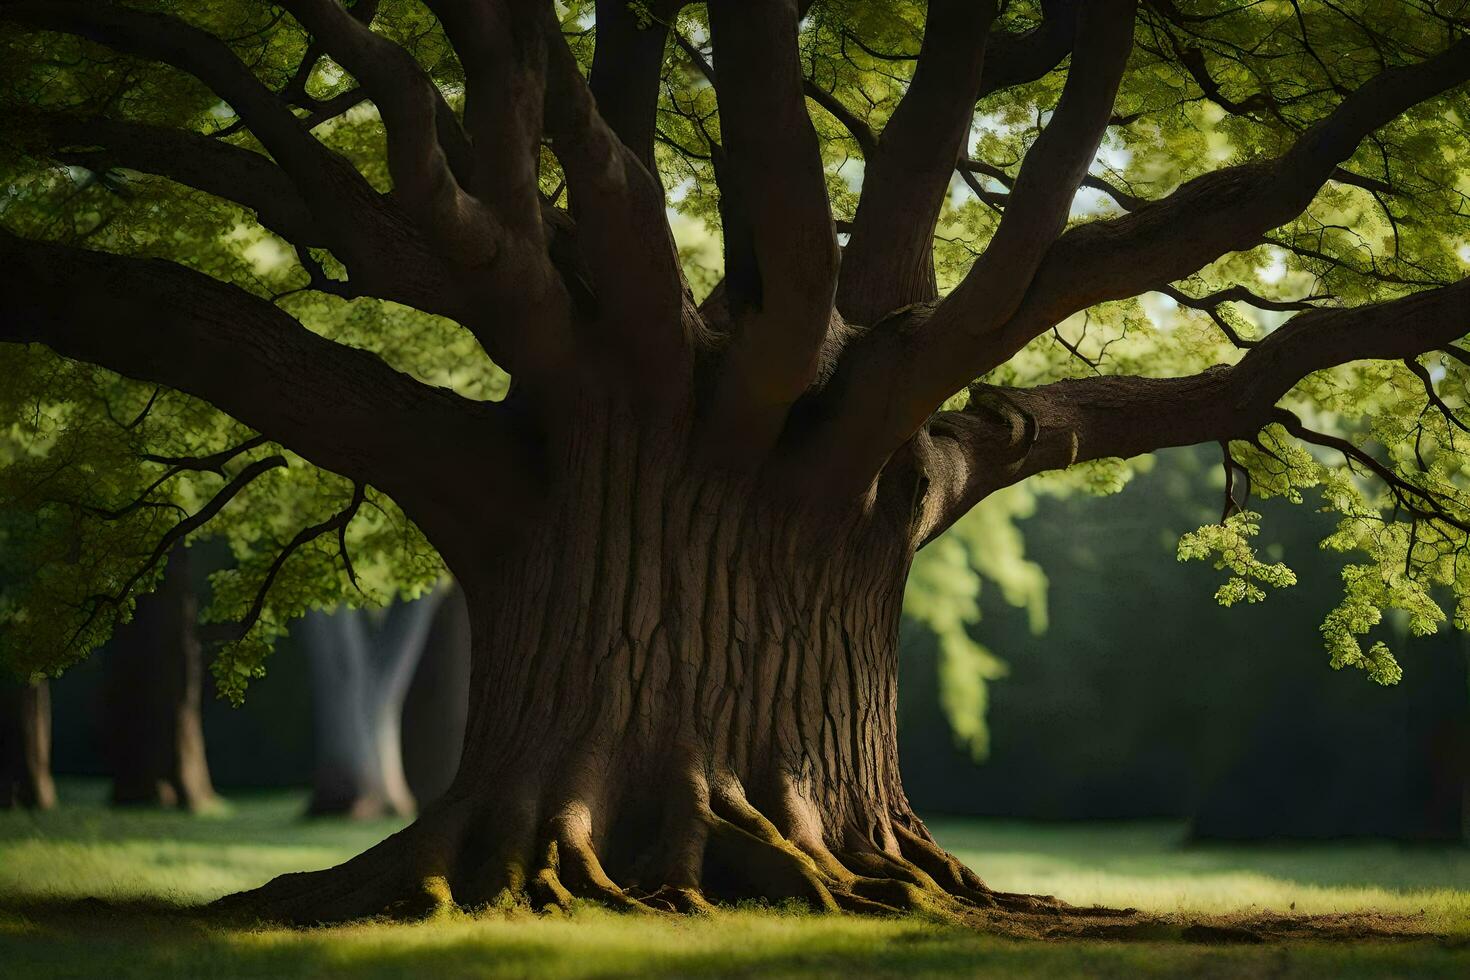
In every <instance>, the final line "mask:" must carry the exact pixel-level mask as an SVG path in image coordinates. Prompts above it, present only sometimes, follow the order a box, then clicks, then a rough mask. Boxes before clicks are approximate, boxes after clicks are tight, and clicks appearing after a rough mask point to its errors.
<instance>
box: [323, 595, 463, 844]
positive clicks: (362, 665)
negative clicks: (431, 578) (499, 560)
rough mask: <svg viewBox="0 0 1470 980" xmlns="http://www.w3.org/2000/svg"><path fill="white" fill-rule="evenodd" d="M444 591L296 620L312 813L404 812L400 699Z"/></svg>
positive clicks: (409, 810)
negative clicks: (303, 648) (305, 672)
mask: <svg viewBox="0 0 1470 980" xmlns="http://www.w3.org/2000/svg"><path fill="white" fill-rule="evenodd" d="M445 591H446V590H445V589H439V590H437V591H435V592H434V593H432V594H430V595H428V596H425V597H424V598H422V599H419V600H418V601H416V602H409V603H405V602H396V603H394V604H393V605H392V606H391V607H390V608H388V609H387V610H385V611H381V612H378V611H366V610H359V609H346V608H343V609H338V610H336V611H335V612H332V613H312V614H311V615H309V616H307V617H306V618H305V619H304V620H302V625H303V628H304V630H305V636H306V639H307V650H308V657H309V658H310V661H311V676H312V710H313V721H312V729H313V733H314V735H315V748H314V752H315V763H314V767H313V768H314V776H313V786H312V796H311V803H310V804H309V805H308V807H307V812H308V813H309V814H311V815H313V816H347V817H352V818H354V819H365V818H369V817H377V816H382V815H384V814H394V815H397V816H409V815H412V814H413V812H414V809H415V804H414V798H413V794H412V792H410V790H409V787H408V780H407V778H406V777H405V775H404V771H403V742H402V724H403V702H404V699H405V697H407V695H408V688H409V685H410V683H411V682H412V681H413V676H414V671H415V669H416V668H417V667H418V664H419V659H420V657H422V655H423V652H424V647H425V642H426V641H427V639H428V636H429V631H430V627H431V626H432V625H433V623H434V614H435V612H436V610H437V609H438V608H439V606H440V605H441V604H442V601H443V598H444V593H445Z"/></svg>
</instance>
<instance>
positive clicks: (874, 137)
mask: <svg viewBox="0 0 1470 980" xmlns="http://www.w3.org/2000/svg"><path fill="white" fill-rule="evenodd" d="M680 40H681V42H682V41H683V39H682V38H681V39H680ZM683 43H684V44H687V42H683ZM685 50H686V51H687V50H688V48H687V47H686V48H685ZM695 53H696V54H698V52H697V51H696V52H695ZM699 64H701V65H704V64H705V62H704V59H703V58H700V59H699ZM705 77H706V78H709V77H710V76H709V74H706V76H705ZM710 84H711V85H713V84H714V80H713V79H712V78H711V79H710ZM801 90H802V92H803V93H805V94H806V97H807V98H809V99H811V100H812V101H813V102H815V103H816V104H817V105H819V106H821V107H822V108H823V109H825V110H826V111H827V115H829V116H831V117H832V118H833V119H835V120H837V121H838V122H839V123H840V124H841V125H842V128H843V129H845V130H847V133H848V135H849V136H851V137H852V139H853V142H854V143H856V144H857V145H858V149H860V150H862V151H863V156H864V157H865V158H869V159H871V158H875V157H877V155H878V134H877V133H875V132H873V130H872V127H870V126H869V125H868V124H867V123H866V122H864V121H863V120H862V119H861V118H860V117H859V116H858V114H857V113H855V112H853V111H852V110H851V109H849V108H848V107H847V106H846V105H845V104H844V103H843V101H842V100H841V99H839V98H838V97H837V96H836V94H834V93H832V92H829V91H827V90H826V89H824V88H822V86H820V85H818V84H817V83H816V81H815V80H814V79H811V78H803V79H802V81H801ZM865 179H866V178H865Z"/></svg>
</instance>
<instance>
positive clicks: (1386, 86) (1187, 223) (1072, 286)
mask: <svg viewBox="0 0 1470 980" xmlns="http://www.w3.org/2000/svg"><path fill="white" fill-rule="evenodd" d="M1467 79H1470V38H1467V39H1462V40H1460V41H1458V42H1456V43H1455V44H1454V45H1452V46H1451V47H1450V48H1448V49H1447V50H1445V51H1444V52H1442V53H1441V54H1439V55H1437V56H1435V57H1433V58H1430V59H1428V60H1426V61H1422V62H1419V63H1418V64H1414V65H1410V66H1407V67H1402V68H1392V69H1389V70H1388V71H1385V72H1382V73H1380V74H1379V75H1377V76H1376V77H1375V78H1373V79H1372V80H1371V81H1369V82H1368V83H1367V84H1365V85H1363V86H1362V87H1361V88H1359V89H1358V90H1357V91H1356V92H1354V93H1352V94H1351V95H1350V96H1348V97H1347V98H1346V99H1344V100H1343V101H1342V103H1341V104H1339V106H1338V107H1337V109H1336V110H1334V111H1333V112H1332V113H1331V114H1330V115H1329V116H1327V118H1325V119H1323V120H1322V121H1321V122H1319V123H1317V124H1316V125H1315V126H1313V127H1311V128H1310V129H1309V130H1307V131H1306V132H1305V133H1303V134H1302V136H1301V137H1300V138H1298V139H1297V141H1296V143H1295V144H1293V146H1292V147H1291V149H1290V150H1288V151H1287V152H1286V153H1285V154H1284V155H1282V156H1281V157H1278V158H1276V159H1275V160H1270V161H1265V162H1257V163H1246V164H1241V165H1239V166H1235V167H1227V168H1225V169H1223V170H1217V171H1215V172H1213V173H1209V174H1206V175H1204V176H1202V177H1197V178H1195V179H1194V180H1192V181H1190V182H1188V183H1186V184H1185V185H1184V186H1183V187H1181V188H1179V190H1177V191H1175V192H1174V193H1173V194H1171V195H1170V196H1169V197H1166V198H1164V199H1162V200H1159V201H1153V202H1149V203H1147V204H1145V205H1143V206H1142V207H1139V208H1138V209H1136V210H1134V211H1132V212H1131V213H1129V214H1126V215H1123V216H1122V217H1119V218H1114V219H1111V220H1108V221H1095V222H1091V223H1089V224H1085V225H1081V226H1079V227H1077V228H1074V229H1072V230H1071V231H1068V232H1067V233H1066V234H1064V235H1062V236H1061V238H1060V239H1058V241H1057V242H1056V244H1055V245H1053V246H1052V248H1051V249H1050V250H1049V251H1048V253H1047V255H1046V258H1045V260H1044V261H1043V263H1042V265H1041V268H1040V269H1039V270H1038V272H1037V274H1036V278H1035V281H1034V282H1033V283H1032V287H1031V291H1030V294H1029V295H1028V296H1027V298H1026V300H1025V302H1024V303H1022V305H1021V307H1020V308H1019V309H1018V310H1017V311H1016V313H1015V315H1014V316H1013V317H1011V319H1010V321H1009V322H1008V323H1006V324H1005V325H1004V326H1003V327H1002V328H1001V329H1000V330H999V331H997V332H996V333H995V334H994V335H993V336H992V337H991V338H990V341H989V342H988V343H987V344H985V345H984V349H983V350H976V351H975V353H977V354H979V355H980V356H979V357H978V358H975V359H973V360H971V361H970V363H969V367H970V368H972V369H973V372H972V376H978V375H980V374H983V373H984V372H985V371H987V370H989V369H990V368H991V367H993V366H994V365H996V364H998V363H1002V362H1004V361H1005V360H1006V359H1008V358H1009V357H1010V356H1011V355H1012V354H1014V353H1015V352H1016V351H1017V350H1020V348H1021V347H1023V346H1024V345H1025V344H1026V343H1027V342H1028V341H1030V339H1031V338H1032V337H1035V336H1037V335H1039V334H1040V333H1042V332H1044V331H1046V330H1049V329H1051V326H1052V325H1053V324H1055V323H1059V322H1061V321H1062V320H1064V319H1066V317H1068V316H1069V315H1071V314H1072V313H1074V312H1076V311H1077V310H1080V309H1085V308H1087V307H1088V306H1092V305H1094V304H1096V303H1101V302H1106V301H1108V300H1115V299H1124V298H1126V297H1129V296H1134V295H1137V294H1138V293H1140V292H1143V291H1146V290H1148V289H1150V288H1153V286H1154V285H1155V284H1157V283H1160V282H1173V281H1176V280H1179V279H1182V278H1184V277H1186V276H1188V275H1190V274H1192V273H1194V272H1195V271H1197V270H1198V269H1200V268H1201V267H1203V266H1205V265H1207V264H1209V263H1210V262H1213V261H1214V260H1215V259H1217V258H1219V257H1220V256H1222V255H1224V254H1226V253H1227V252H1232V251H1237V250H1240V249H1245V248H1251V247H1253V246H1254V245H1255V244H1257V243H1258V242H1259V241H1260V240H1261V238H1262V236H1263V235H1265V234H1266V233H1267V232H1269V231H1270V230H1271V229H1272V228H1275V227H1278V226H1280V225H1282V224H1285V223H1286V222H1288V221H1290V220H1291V219H1292V218H1294V217H1296V216H1297V215H1298V214H1300V213H1301V212H1302V211H1303V210H1305V209H1306V208H1307V207H1308V205H1310V204H1311V202H1312V199H1313V198H1314V197H1316V194H1317V191H1318V189H1319V188H1320V187H1321V186H1322V185H1323V184H1324V183H1326V182H1327V181H1328V180H1332V179H1335V176H1336V174H1337V169H1338V164H1339V163H1341V162H1342V161H1344V160H1346V159H1348V158H1349V157H1351V156H1352V155H1353V152H1354V151H1355V150H1356V148H1357V146H1358V143H1359V142H1361V141H1362V139H1363V138H1364V137H1366V136H1367V135H1368V134H1369V133H1371V132H1373V131H1374V130H1376V129H1378V128H1380V127H1381V126H1384V125H1386V124H1387V123H1389V122H1390V121H1392V120H1393V119H1394V118H1395V117H1397V116H1398V115H1400V114H1401V113H1403V112H1404V111H1405V110H1407V109H1409V108H1410V107H1412V106H1414V105H1417V104H1418V103H1420V102H1424V101H1426V100H1428V99H1431V98H1433V97H1435V96H1437V95H1439V94H1441V93H1443V92H1446V91H1448V90H1450V89H1452V88H1455V87H1456V86H1458V85H1461V84H1463V83H1464V82H1465V81H1466V80H1467Z"/></svg>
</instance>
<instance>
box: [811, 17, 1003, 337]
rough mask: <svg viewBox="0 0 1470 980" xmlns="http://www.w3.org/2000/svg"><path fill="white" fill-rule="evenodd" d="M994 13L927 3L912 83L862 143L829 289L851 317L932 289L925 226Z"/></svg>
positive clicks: (949, 165)
mask: <svg viewBox="0 0 1470 980" xmlns="http://www.w3.org/2000/svg"><path fill="white" fill-rule="evenodd" d="M994 19H995V5H994V4H993V3H977V2H975V0H933V2H931V3H930V4H929V14H928V19H927V20H926V22H925V25H924V41H923V45H922V47H921V48H920V50H919V62H918V65H917V66H916V67H915V69H914V77H913V81H912V82H911V83H910V84H909V88H908V92H907V93H906V94H905V95H904V97H903V100H902V101H901V102H899V104H898V108H897V109H895V110H894V112H893V115H892V117H891V118H890V119H889V120H888V125H887V126H885V127H884V129H883V133H882V135H881V136H879V137H878V140H877V142H876V144H875V145H873V146H872V147H871V148H870V147H867V146H865V147H864V155H865V157H866V158H867V159H866V167H865V170H864V172H863V190H862V197H861V198H860V199H859V201H858V206H857V212H856V214H855V215H854V216H853V224H852V237H851V238H850V239H849V241H848V244H847V248H846V249H845V250H844V251H843V255H842V273H841V276H840V278H839V280H838V287H837V308H838V310H839V311H840V312H841V313H842V315H843V317H844V318H846V319H847V320H849V321H851V322H854V323H862V324H873V323H876V322H877V321H878V320H879V319H880V318H881V317H882V316H883V315H884V314H885V313H888V312H889V311H891V310H895V309H898V308H899V307H901V306H907V305H909V304H911V303H919V302H923V301H926V300H932V299H933V298H934V297H935V296H937V295H938V292H937V288H936V286H935V282H934V226H935V224H936V222H937V221H938V220H939V212H940V208H941V207H942V206H943V204H944V197H945V193H946V191H947V190H948V188H949V181H950V177H951V175H952V174H953V173H954V169H955V161H956V160H958V159H959V158H960V156H961V155H962V154H963V153H964V151H965V148H966V147H965V143H966V140H967V138H968V136H969V132H970V117H971V116H972V115H973V113H974V107H975V98H976V95H977V94H978V93H979V90H980V80H981V66H982V64H983V63H984V60H985V42H986V31H987V29H988V28H989V26H990V23H991V21H993V20H994ZM838 118H839V119H841V118H842V117H841V116H839V117H838ZM849 128H851V127H849ZM864 128H866V127H864ZM859 142H860V143H862V142H863V141H862V140H861V139H859Z"/></svg>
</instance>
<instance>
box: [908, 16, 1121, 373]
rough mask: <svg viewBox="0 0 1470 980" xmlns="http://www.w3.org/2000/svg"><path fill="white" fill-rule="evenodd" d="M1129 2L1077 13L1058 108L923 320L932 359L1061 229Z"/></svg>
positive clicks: (1020, 284)
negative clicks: (967, 259) (969, 259)
mask: <svg viewBox="0 0 1470 980" xmlns="http://www.w3.org/2000/svg"><path fill="white" fill-rule="evenodd" d="M1134 6H1135V4H1134V0H1100V2H1095V3H1090V4H1088V5H1087V7H1086V8H1085V9H1084V10H1083V12H1082V13H1081V14H1080V15H1079V17H1080V18H1081V20H1080V23H1079V25H1078V43H1077V44H1076V45H1075V50H1074V51H1073V54H1072V67H1071V69H1070V70H1069V71H1068V73H1067V84H1066V86H1065V88H1063V90H1062V97H1061V100H1060V101H1059V102H1058V103H1057V108H1056V111H1055V112H1054V113H1052V117H1051V121H1050V122H1049V123H1047V125H1046V128H1045V129H1044V130H1042V132H1041V135H1040V136H1039V137H1038V138H1037V140H1036V143H1035V144H1034V145H1033V146H1032V147H1031V149H1030V150H1029V151H1028V152H1027V153H1026V157H1025V160H1024V161H1023V162H1022V165H1021V172H1020V174H1019V175H1018V176H1017V177H1016V182H1015V184H1014V186H1012V188H1011V193H1010V197H1009V198H1008V199H1007V201H1006V209H1005V214H1004V215H1003V216H1002V218H1001V222H1000V226H999V227H998V228H997V229H996V231H995V235H994V237H993V238H992V239H991V241H990V244H989V245H988V246H987V247H986V249H985V252H984V254H983V255H981V256H980V258H979V259H978V260H977V261H976V262H975V264H974V266H973V267H971V269H970V271H969V273H968V274H967V275H966V276H965V279H964V281H963V282H961V283H960V285H959V286H958V287H956V289H955V290H954V292H953V293H951V294H950V295H949V296H948V297H947V298H946V299H945V301H944V302H943V303H941V304H940V306H939V309H938V311H936V313H935V317H934V322H933V323H932V324H931V325H930V327H929V330H930V331H931V333H932V334H934V336H933V338H932V341H933V347H934V350H935V353H934V355H933V356H934V357H935V359H936V360H938V359H943V358H948V357H950V356H952V355H953V354H954V353H956V351H955V350H954V349H953V347H952V346H951V345H950V344H948V343H946V342H945V341H946V340H948V339H949V337H947V336H945V335H947V334H948V335H954V334H968V335H970V336H974V335H976V334H980V333H985V332H987V331H988V330H989V329H993V328H994V326H997V325H999V324H1000V323H1003V322H1004V321H1005V319H1006V318H1007V317H1009V316H1010V314H1011V312H1012V311H1014V310H1015V308H1016V307H1017V305H1019V304H1020V302H1021V299H1022V297H1023V296H1024V295H1025V293H1026V288H1027V286H1028V284H1029V283H1030V282H1031V278H1032V276H1033V275H1034V274H1035V272H1036V269H1037V266H1038V265H1040V263H1041V259H1042V256H1043V255H1044V254H1045V252H1046V250H1047V248H1049V247H1050V246H1051V244H1052V242H1054V241H1055V240H1056V237H1057V235H1059V234H1060V233H1061V231H1062V228H1063V227H1064V225H1065V224H1066V221H1067V215H1068V213H1069V212H1070V211H1071V207H1072V200H1073V198H1075V197H1076V196H1077V188H1078V187H1080V186H1081V184H1082V181H1083V179H1084V178H1086V176H1087V170H1088V168H1089V167H1090V166H1091V165H1092V162H1093V159H1094V158H1095V157H1096V156H1097V148H1098V145H1099V144H1100V143H1101V142H1102V138H1103V134H1104V133H1106V132H1107V127H1108V120H1109V119H1110V118H1111V116H1112V112H1113V100H1114V98H1115V97H1116V95H1117V91H1118V85H1119V83H1120V82H1121V81H1122V79H1123V68H1124V66H1125V65H1126V64H1127V62H1128V52H1129V50H1130V49H1131V48H1132V44H1133V10H1134ZM956 339H958V338H956ZM964 380H965V379H959V380H958V384H963V383H964ZM951 390H953V389H951ZM943 397H944V396H941V398H943Z"/></svg>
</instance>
